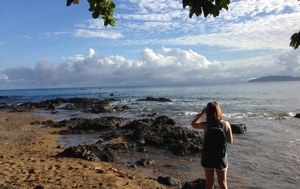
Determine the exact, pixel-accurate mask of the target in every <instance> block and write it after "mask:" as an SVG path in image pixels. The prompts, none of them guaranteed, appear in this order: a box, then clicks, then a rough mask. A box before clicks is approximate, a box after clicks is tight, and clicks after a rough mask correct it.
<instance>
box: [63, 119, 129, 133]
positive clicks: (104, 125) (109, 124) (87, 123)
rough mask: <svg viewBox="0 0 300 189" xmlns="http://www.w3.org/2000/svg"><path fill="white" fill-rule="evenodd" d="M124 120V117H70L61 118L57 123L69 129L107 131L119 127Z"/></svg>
mask: <svg viewBox="0 0 300 189" xmlns="http://www.w3.org/2000/svg"><path fill="white" fill-rule="evenodd" d="M124 122H125V118H121V117H103V118H96V119H83V118H71V119H70V120H63V121H61V122H59V124H60V125H61V126H62V127H68V128H69V129H71V130H96V131H108V130H113V129H116V128H117V127H120V126H121V125H122V124H123V123H124Z"/></svg>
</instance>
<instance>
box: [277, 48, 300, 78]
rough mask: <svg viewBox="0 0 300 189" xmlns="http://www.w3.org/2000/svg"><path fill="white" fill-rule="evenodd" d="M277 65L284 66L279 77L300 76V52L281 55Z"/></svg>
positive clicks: (278, 57)
mask: <svg viewBox="0 0 300 189" xmlns="http://www.w3.org/2000/svg"><path fill="white" fill-rule="evenodd" d="M277 64H278V65H281V66H283V69H282V70H280V72H279V75H287V76H296V77H299V76H300V55H299V52H298V51H290V52H288V53H280V55H278V56H277Z"/></svg>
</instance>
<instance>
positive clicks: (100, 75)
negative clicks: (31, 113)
mask: <svg viewBox="0 0 300 189" xmlns="http://www.w3.org/2000/svg"><path fill="white" fill-rule="evenodd" d="M286 57H290V56H289V55H286ZM296 57H297V62H290V61H289V62H290V64H292V67H293V68H294V69H293V71H294V72H297V73H299V68H300V65H299V56H296ZM266 60H270V61H271V60H274V59H272V57H270V56H267V57H262V58H261V59H259V58H258V57H257V58H256V59H251V60H244V62H242V61H241V62H239V63H237V62H234V61H227V62H218V61H211V60H208V59H207V58H206V57H205V56H203V55H201V54H199V53H197V52H195V51H192V50H182V49H178V48H166V47H162V48H160V49H157V50H153V49H150V48H144V49H143V50H141V53H140V57H139V58H138V59H135V60H129V59H126V58H125V57H123V56H119V55H115V56H107V57H105V56H102V55H101V54H100V53H99V52H96V51H95V50H93V49H90V50H89V52H88V54H87V55H86V56H81V55H78V56H74V57H67V58H64V62H62V63H60V64H58V63H51V62H49V61H47V60H41V61H39V62H37V63H36V65H35V67H34V68H26V67H17V68H9V69H6V70H3V71H2V75H1V77H0V80H1V83H2V85H3V84H12V85H14V86H17V85H19V86H22V87H24V86H31V87H57V86H104V85H162V84H165V85H168V84H186V85H189V84H204V83H207V82H210V83H213V82H215V83H219V82H232V81H246V80H247V79H249V78H252V77H253V76H264V74H270V75H275V74H277V73H278V72H279V71H280V70H282V69H283V68H284V67H286V68H287V70H288V68H289V66H288V65H289V64H288V63H287V61H284V60H283V59H281V61H280V63H278V65H277V67H276V66H273V65H272V64H263V63H262V64H261V62H263V61H266ZM292 60H294V61H296V59H292ZM260 61H261V62H260ZM270 68H272V69H270ZM271 70H272V71H271ZM295 74H296V73H295Z"/></svg>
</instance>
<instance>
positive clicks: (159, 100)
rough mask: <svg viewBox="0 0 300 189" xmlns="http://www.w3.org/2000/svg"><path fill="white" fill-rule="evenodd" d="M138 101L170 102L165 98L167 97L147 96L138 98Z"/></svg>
mask: <svg viewBox="0 0 300 189" xmlns="http://www.w3.org/2000/svg"><path fill="white" fill-rule="evenodd" d="M138 101H157V102H172V100H170V99H167V98H154V97H147V98H145V99H138Z"/></svg>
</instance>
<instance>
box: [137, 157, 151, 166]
mask: <svg viewBox="0 0 300 189" xmlns="http://www.w3.org/2000/svg"><path fill="white" fill-rule="evenodd" d="M136 163H137V164H138V165H142V166H147V165H154V164H155V161H154V160H152V159H149V158H144V159H140V160H138V161H137V162H136Z"/></svg>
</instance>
